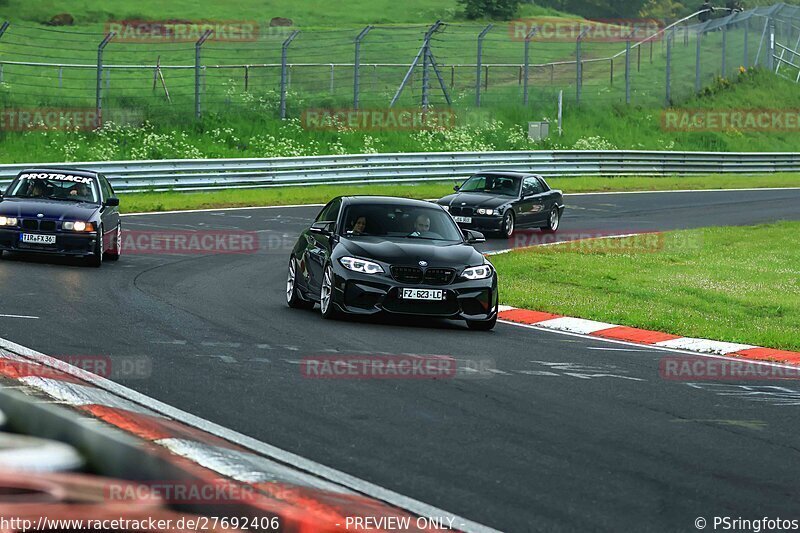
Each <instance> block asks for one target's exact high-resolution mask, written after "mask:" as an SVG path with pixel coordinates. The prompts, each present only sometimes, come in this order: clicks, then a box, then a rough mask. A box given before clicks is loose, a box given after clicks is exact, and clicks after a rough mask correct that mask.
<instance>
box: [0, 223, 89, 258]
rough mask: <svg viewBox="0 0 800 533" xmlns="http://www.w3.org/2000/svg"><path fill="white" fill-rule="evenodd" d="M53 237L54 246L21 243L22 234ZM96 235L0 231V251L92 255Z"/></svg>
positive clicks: (12, 229)
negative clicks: (54, 240) (54, 238)
mask: <svg viewBox="0 0 800 533" xmlns="http://www.w3.org/2000/svg"><path fill="white" fill-rule="evenodd" d="M23 233H27V234H41V235H55V236H56V242H55V244H30V243H25V242H22V237H21V236H22V234H23ZM96 242H97V233H72V232H62V231H55V232H43V231H33V230H21V229H19V228H2V229H0V250H5V251H9V252H35V253H44V254H54V255H78V256H85V255H93V254H94V247H95V243H96Z"/></svg>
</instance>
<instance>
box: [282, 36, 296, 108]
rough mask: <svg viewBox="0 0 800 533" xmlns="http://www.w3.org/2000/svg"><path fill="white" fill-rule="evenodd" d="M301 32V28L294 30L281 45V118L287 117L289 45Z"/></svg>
mask: <svg viewBox="0 0 800 533" xmlns="http://www.w3.org/2000/svg"><path fill="white" fill-rule="evenodd" d="M298 33H300V30H294V31H293V32H292V33H290V34H289V36H288V37H287V38H286V40H285V41H283V45H281V120H283V119H285V118H286V85H287V82H288V72H287V71H288V69H287V68H286V58H287V56H288V51H289V45H290V44H292V41H293V40H294V38H295V37H297V34H298Z"/></svg>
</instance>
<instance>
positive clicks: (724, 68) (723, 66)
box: [720, 24, 728, 78]
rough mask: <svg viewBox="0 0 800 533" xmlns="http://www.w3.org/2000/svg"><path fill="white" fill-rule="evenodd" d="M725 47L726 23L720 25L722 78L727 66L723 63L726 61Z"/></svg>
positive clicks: (726, 43) (726, 36)
mask: <svg viewBox="0 0 800 533" xmlns="http://www.w3.org/2000/svg"><path fill="white" fill-rule="evenodd" d="M727 48H728V25H727V24H725V25H724V26H723V27H722V70H721V71H720V72H721V73H722V77H723V78H724V77H725V74H726V73H727V68H726V66H727V65H726V64H725V63H727V61H726V55H727V54H726V52H727Z"/></svg>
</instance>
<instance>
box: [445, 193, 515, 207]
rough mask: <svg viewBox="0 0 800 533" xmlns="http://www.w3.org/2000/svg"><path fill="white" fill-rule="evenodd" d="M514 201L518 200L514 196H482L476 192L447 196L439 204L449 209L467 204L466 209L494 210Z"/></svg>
mask: <svg viewBox="0 0 800 533" xmlns="http://www.w3.org/2000/svg"><path fill="white" fill-rule="evenodd" d="M514 200H516V197H514V196H505V195H494V194H482V193H476V192H458V193H455V194H450V195H448V196H445V197H444V198H440V199H439V200H438V201H437V203H438V204H440V205H446V206H448V207H450V206H451V205H453V206H455V207H461V204H465V205H464V207H484V208H485V207H488V208H490V209H493V208H495V207H500V206H501V205H505V204H507V203H509V202H513V201H514Z"/></svg>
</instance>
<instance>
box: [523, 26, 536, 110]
mask: <svg viewBox="0 0 800 533" xmlns="http://www.w3.org/2000/svg"><path fill="white" fill-rule="evenodd" d="M536 30H538V28H537V27H535V26H534V27H533V28H531V31H529V32H528V34H527V35H526V36H525V67H524V69H523V70H524V73H523V78H522V103H523V104H524V105H528V77H529V76H528V73H529V69H530V63H531V62H530V59H531V58H530V48H531V39H533V36H534V35H536Z"/></svg>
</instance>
